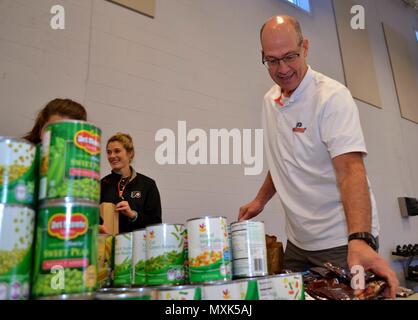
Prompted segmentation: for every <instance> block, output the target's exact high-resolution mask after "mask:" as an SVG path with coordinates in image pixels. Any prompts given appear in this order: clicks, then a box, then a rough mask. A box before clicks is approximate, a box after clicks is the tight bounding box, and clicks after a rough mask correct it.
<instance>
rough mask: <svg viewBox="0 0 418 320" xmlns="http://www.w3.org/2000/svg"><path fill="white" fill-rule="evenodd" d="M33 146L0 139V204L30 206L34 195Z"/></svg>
mask: <svg viewBox="0 0 418 320" xmlns="http://www.w3.org/2000/svg"><path fill="white" fill-rule="evenodd" d="M35 154H36V148H35V146H34V145H33V144H31V143H29V142H27V141H24V140H19V139H14V138H2V137H0V202H1V203H4V204H23V205H28V206H32V205H33V204H34V200H35V199H34V193H35Z"/></svg>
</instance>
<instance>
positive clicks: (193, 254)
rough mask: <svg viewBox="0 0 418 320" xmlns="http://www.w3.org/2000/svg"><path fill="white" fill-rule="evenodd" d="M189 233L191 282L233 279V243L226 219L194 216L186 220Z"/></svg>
mask: <svg viewBox="0 0 418 320" xmlns="http://www.w3.org/2000/svg"><path fill="white" fill-rule="evenodd" d="M187 232H188V240H189V279H190V282H192V283H201V282H210V281H220V280H231V279H232V272H231V256H230V247H229V243H230V242H229V235H228V229H227V222H226V219H225V218H223V217H205V218H200V219H192V220H189V221H188V222H187Z"/></svg>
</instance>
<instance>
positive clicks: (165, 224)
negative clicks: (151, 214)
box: [145, 223, 184, 229]
mask: <svg viewBox="0 0 418 320" xmlns="http://www.w3.org/2000/svg"><path fill="white" fill-rule="evenodd" d="M157 226H182V227H184V224H181V223H154V224H149V225H147V226H146V228H145V229H147V228H148V227H157Z"/></svg>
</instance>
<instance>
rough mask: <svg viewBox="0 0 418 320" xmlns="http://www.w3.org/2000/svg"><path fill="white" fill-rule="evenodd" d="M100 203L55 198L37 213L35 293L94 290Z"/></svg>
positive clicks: (40, 295) (40, 296)
mask: <svg viewBox="0 0 418 320" xmlns="http://www.w3.org/2000/svg"><path fill="white" fill-rule="evenodd" d="M98 223H99V207H98V205H97V204H95V203H92V202H88V201H77V202H71V201H65V200H52V201H48V202H46V203H44V204H43V205H42V206H40V208H39V210H38V215H37V226H36V238H35V239H36V240H35V260H34V268H33V283H32V296H33V297H34V298H42V297H46V296H59V295H71V294H86V293H92V292H94V291H95V290H96V287H97V233H98Z"/></svg>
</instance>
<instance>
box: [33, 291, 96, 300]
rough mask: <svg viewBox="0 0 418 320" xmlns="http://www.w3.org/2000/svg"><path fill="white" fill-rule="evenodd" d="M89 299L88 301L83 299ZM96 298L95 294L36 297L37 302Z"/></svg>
mask: <svg viewBox="0 0 418 320" xmlns="http://www.w3.org/2000/svg"><path fill="white" fill-rule="evenodd" d="M82 298H88V299H82ZM94 298H95V292H86V293H71V294H70V293H65V294H60V295H55V296H43V297H35V299H36V300H93V299H94Z"/></svg>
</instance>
